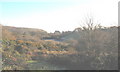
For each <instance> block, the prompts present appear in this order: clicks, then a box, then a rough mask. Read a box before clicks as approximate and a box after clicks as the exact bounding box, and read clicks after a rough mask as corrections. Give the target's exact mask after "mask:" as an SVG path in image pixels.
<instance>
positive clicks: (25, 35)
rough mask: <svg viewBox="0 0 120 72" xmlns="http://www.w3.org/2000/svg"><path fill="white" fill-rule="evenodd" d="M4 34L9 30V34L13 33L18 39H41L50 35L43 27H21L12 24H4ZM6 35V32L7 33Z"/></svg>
mask: <svg viewBox="0 0 120 72" xmlns="http://www.w3.org/2000/svg"><path fill="white" fill-rule="evenodd" d="M2 31H3V36H4V33H5V32H7V33H8V34H9V35H13V36H14V37H15V38H17V40H20V39H21V40H32V41H36V40H40V39H41V38H42V37H45V36H48V33H47V32H46V31H44V30H42V29H34V28H22V27H21V28H20V27H11V26H2ZM5 36H6V34H5Z"/></svg>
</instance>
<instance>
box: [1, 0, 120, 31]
mask: <svg viewBox="0 0 120 72" xmlns="http://www.w3.org/2000/svg"><path fill="white" fill-rule="evenodd" d="M118 1H119V0H0V23H1V24H3V25H8V26H16V27H29V28H39V29H43V30H46V31H47V32H54V31H55V30H59V31H67V30H74V29H75V28H76V27H79V25H83V24H82V22H83V21H84V18H85V17H87V16H90V15H91V16H93V18H94V20H95V23H101V25H102V26H114V25H116V26H117V25H118Z"/></svg>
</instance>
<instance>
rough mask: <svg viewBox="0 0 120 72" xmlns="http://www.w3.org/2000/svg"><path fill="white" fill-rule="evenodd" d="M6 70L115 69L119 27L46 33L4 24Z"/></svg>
mask: <svg viewBox="0 0 120 72" xmlns="http://www.w3.org/2000/svg"><path fill="white" fill-rule="evenodd" d="M1 52H2V61H3V70H16V69H17V70H30V69H31V70H33V69H35V70H36V69H37V70H51V69H52V70H61V69H62V70H66V69H68V70H76V69H77V70H86V69H87V70H105V69H110V70H114V69H117V68H118V66H117V65H118V59H117V58H118V27H109V28H96V29H94V30H89V29H80V28H76V29H75V30H74V31H65V32H62V33H60V32H59V31H56V32H54V33H47V32H46V31H44V30H41V29H33V28H17V27H10V26H2V50H1Z"/></svg>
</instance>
